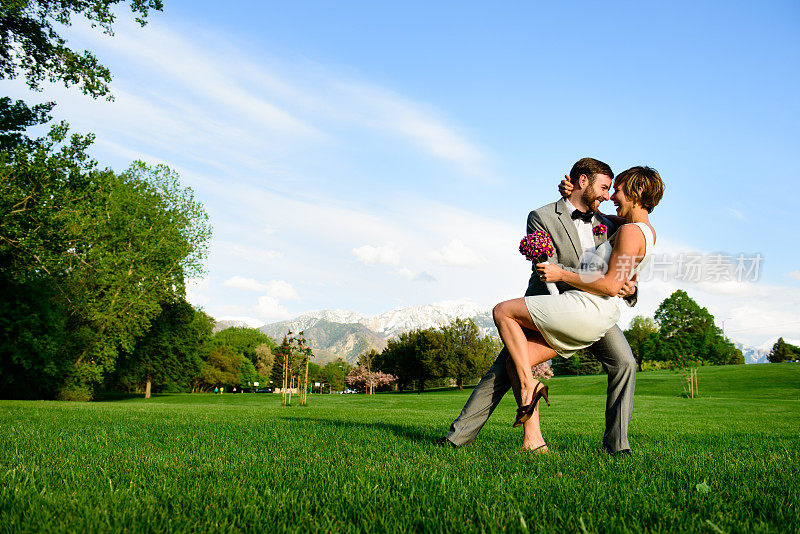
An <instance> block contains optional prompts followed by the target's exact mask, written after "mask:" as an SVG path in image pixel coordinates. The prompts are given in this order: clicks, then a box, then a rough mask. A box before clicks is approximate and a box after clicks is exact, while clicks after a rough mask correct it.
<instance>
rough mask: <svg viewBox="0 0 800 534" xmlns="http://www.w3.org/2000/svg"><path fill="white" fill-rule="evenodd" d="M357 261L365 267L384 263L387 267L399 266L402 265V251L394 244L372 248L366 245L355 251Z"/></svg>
mask: <svg viewBox="0 0 800 534" xmlns="http://www.w3.org/2000/svg"><path fill="white" fill-rule="evenodd" d="M352 252H353V255H354V256H355V257H356V260H357V261H359V262H361V263H363V264H364V265H370V266H371V265H375V264H378V263H383V264H386V265H398V264H399V263H400V251H399V250H398V249H397V246H396V245H395V244H394V243H386V244H385V245H379V246H372V245H364V246H363V247H358V248H354V249H353V251H352Z"/></svg>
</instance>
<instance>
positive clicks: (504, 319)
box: [492, 299, 552, 406]
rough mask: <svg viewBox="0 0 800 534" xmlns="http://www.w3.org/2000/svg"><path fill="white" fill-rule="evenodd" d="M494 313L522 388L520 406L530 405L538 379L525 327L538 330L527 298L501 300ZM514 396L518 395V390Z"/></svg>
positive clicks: (498, 329)
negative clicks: (531, 359) (532, 369)
mask: <svg viewBox="0 0 800 534" xmlns="http://www.w3.org/2000/svg"><path fill="white" fill-rule="evenodd" d="M492 314H493V316H494V324H495V326H497V332H498V333H499V334H500V338H501V339H502V340H503V343H504V344H505V346H506V348H507V349H508V352H509V354H510V358H511V360H512V361H513V363H514V367H515V369H516V371H517V373H516V374H517V378H518V380H519V390H520V394H519V397H517V403H518V404H519V405H520V406H528V405H529V404H530V403H531V401H532V400H533V390H534V387H535V386H536V384H537V383H538V381H537V380H535V379H534V378H533V373H532V372H531V361H530V359H529V357H528V351H529V349H528V338H527V336H526V335H525V332H524V330H523V328H526V329H528V330H536V325H535V324H534V323H533V321H532V320H531V316H530V314H529V313H528V307H527V306H525V299H514V300H507V301H505V302H501V303H500V304H498V305H497V306H495V307H494V310H492ZM545 346H546V344H545ZM551 350H552V349H551ZM512 384H513V379H512ZM514 396H515V397H516V396H517V393H516V390H515V392H514Z"/></svg>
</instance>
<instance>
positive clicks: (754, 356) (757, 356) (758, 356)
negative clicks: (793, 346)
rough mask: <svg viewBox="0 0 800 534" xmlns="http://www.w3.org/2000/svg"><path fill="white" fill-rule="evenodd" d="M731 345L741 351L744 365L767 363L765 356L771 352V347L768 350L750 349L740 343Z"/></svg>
mask: <svg viewBox="0 0 800 534" xmlns="http://www.w3.org/2000/svg"><path fill="white" fill-rule="evenodd" d="M733 345H734V346H735V347H736V348H737V349H739V350H740V351H742V356H744V363H767V354H769V352H770V350H772V345H770V346H769V348H768V349H763V348H760V347H750V346H748V345H742V344H741V343H734V344H733Z"/></svg>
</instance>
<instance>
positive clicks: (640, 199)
mask: <svg viewBox="0 0 800 534" xmlns="http://www.w3.org/2000/svg"><path fill="white" fill-rule="evenodd" d="M614 188H616V189H622V192H623V193H625V196H626V197H628V198H629V199H631V200H632V201H634V202H637V203H639V204H640V205H641V206H642V207H643V208H644V209H646V210H647V212H648V213H650V212H652V211H653V209H654V208H655V207H656V205H657V204H658V203H659V202H660V201H661V197H662V196H664V182H663V181H662V180H661V175H659V174H658V171H657V170H655V169H653V168H651V167H631V168H630V169H628V170H627V171H622V172H621V173H619V174H618V175H617V178H616V179H615V180H614Z"/></svg>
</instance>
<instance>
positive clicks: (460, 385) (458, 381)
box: [456, 377, 464, 391]
mask: <svg viewBox="0 0 800 534" xmlns="http://www.w3.org/2000/svg"><path fill="white" fill-rule="evenodd" d="M456 385H457V386H458V390H459V391H461V390H462V389H464V379H463V378H461V377H458V378H457V379H456Z"/></svg>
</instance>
